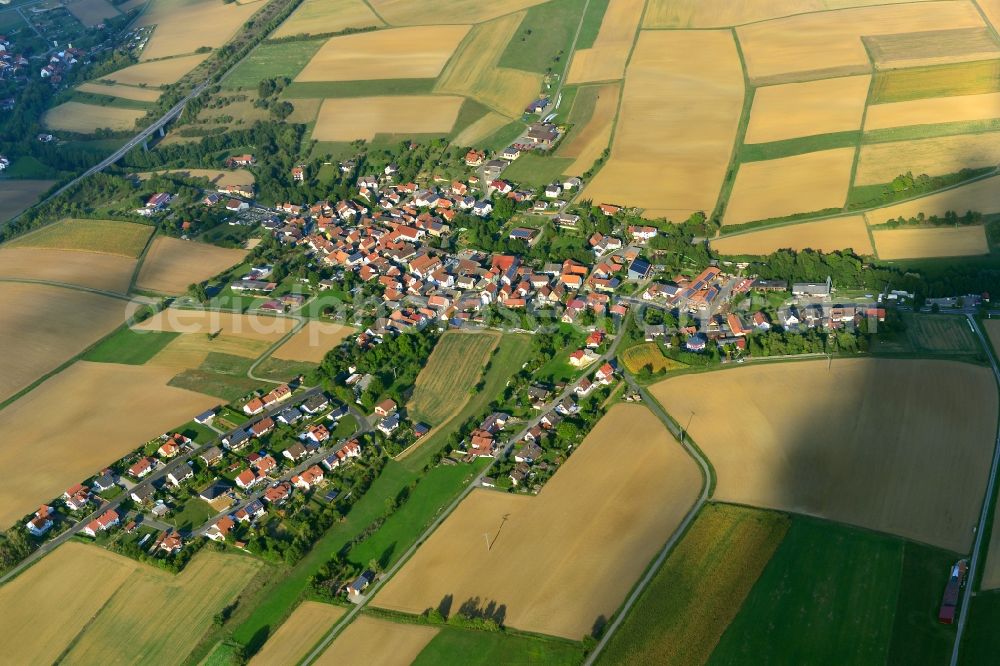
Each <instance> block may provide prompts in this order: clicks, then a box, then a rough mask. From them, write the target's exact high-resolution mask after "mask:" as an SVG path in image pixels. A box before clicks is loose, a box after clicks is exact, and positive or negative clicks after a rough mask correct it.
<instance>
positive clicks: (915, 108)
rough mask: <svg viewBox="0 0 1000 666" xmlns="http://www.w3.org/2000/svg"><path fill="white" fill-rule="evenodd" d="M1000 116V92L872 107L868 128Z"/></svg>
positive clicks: (866, 125) (986, 118)
mask: <svg viewBox="0 0 1000 666" xmlns="http://www.w3.org/2000/svg"><path fill="white" fill-rule="evenodd" d="M992 118H1000V93H982V94H979V95H957V96H954V97H932V98H928V99H914V100H910V101H907V102H890V103H888V104H874V105H872V106H870V107H868V113H867V115H866V116H865V130H866V131H868V130H879V129H889V128H891V127H905V126H907V125H931V124H934V123H948V122H963V121H970V120H989V119H992Z"/></svg>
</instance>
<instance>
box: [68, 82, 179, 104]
mask: <svg viewBox="0 0 1000 666" xmlns="http://www.w3.org/2000/svg"><path fill="white" fill-rule="evenodd" d="M76 89H77V90H79V91H80V92H86V93H94V94H95V95H109V96H111V97H120V98H122V99H132V100H136V101H138V102H155V101H156V100H158V99H160V91H159V90H156V89H154V88H140V87H138V86H126V85H122V84H118V83H104V82H102V81H101V80H100V79H99V80H98V82H93V81H91V82H88V83H81V84H80V85H78V86H77V87H76Z"/></svg>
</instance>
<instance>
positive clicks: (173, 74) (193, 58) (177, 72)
mask: <svg viewBox="0 0 1000 666" xmlns="http://www.w3.org/2000/svg"><path fill="white" fill-rule="evenodd" d="M208 55H209V54H207V53H196V54H195V55H189V56H182V57H180V58H167V59H166V60H157V61H156V62H140V63H139V64H138V65H130V66H128V67H125V68H123V69H119V70H118V71H117V72H112V73H110V74H108V75H107V76H104V77H102V78H100V79H98V81H111V82H113V83H120V84H123V85H129V86H150V87H156V86H165V85H168V84H170V83H176V82H177V81H178V80H179V79H180V78H181V77H182V76H184V75H185V74H187V73H188V72H190V71H191V70H192V69H194V68H195V67H197V66H198V65H200V64H201V63H202V61H203V60H205V58H207V57H208Z"/></svg>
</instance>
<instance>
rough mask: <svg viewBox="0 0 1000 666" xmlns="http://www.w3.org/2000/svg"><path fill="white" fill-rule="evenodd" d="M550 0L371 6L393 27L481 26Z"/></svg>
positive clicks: (414, 0) (376, 2)
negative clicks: (460, 24)
mask: <svg viewBox="0 0 1000 666" xmlns="http://www.w3.org/2000/svg"><path fill="white" fill-rule="evenodd" d="M546 1H547V0H505V1H504V2H502V3H490V2H483V1H482V0H447V1H446V2H441V0H372V2H371V5H372V7H373V8H374V9H375V11H377V12H378V13H379V16H381V17H383V18H384V19H385V20H386V21H388V22H389V23H391V24H392V25H428V24H429V25H438V24H441V23H481V22H482V21H489V20H491V19H495V18H496V17H498V16H503V15H504V14H509V13H510V12H516V11H520V10H522V9H526V8H528V7H533V6H534V5H540V4H542V3H543V2H546Z"/></svg>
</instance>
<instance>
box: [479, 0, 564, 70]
mask: <svg viewBox="0 0 1000 666" xmlns="http://www.w3.org/2000/svg"><path fill="white" fill-rule="evenodd" d="M582 9H583V3H582V2H579V0H551V1H550V2H546V3H544V4H541V5H535V6H534V7H532V8H531V9H529V10H528V13H527V14H525V16H524V19H522V20H521V25H519V26H518V27H517V32H516V33H514V36H513V37H512V38H511V40H510V43H509V44H507V49H506V50H505V51H504V52H503V55H502V56H500V62H499V66H500V67H511V68H513V69H521V70H524V71H526V72H538V73H540V74H545V73H546V72H548V71H550V70H551V71H552V72H555V73H558V74H562V71H563V68H564V67H565V66H566V62H567V61H568V60H569V55H570V54H569V48H570V45H571V44H572V42H573V36H574V35H575V34H576V29H577V26H579V25H580V12H581V10H582Z"/></svg>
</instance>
